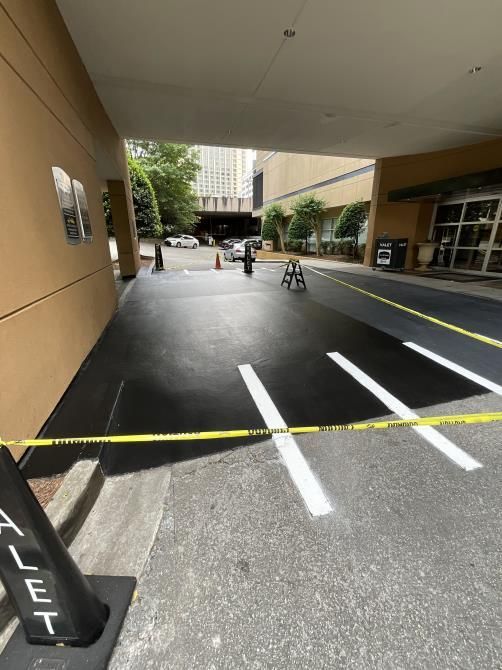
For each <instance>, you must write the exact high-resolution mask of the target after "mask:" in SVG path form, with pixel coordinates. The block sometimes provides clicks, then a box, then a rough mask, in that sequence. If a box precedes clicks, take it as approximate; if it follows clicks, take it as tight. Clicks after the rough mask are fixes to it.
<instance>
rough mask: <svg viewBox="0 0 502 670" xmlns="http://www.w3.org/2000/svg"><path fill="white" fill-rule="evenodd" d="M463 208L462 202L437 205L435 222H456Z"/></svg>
mask: <svg viewBox="0 0 502 670" xmlns="http://www.w3.org/2000/svg"><path fill="white" fill-rule="evenodd" d="M463 208H464V203H463V202H460V203H455V204H454V205H439V206H438V208H437V212H436V223H458V222H459V221H460V218H461V216H462V210H463Z"/></svg>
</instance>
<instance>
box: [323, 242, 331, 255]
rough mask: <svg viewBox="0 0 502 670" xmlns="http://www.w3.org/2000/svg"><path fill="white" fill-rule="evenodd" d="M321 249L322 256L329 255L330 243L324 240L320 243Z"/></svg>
mask: <svg viewBox="0 0 502 670" xmlns="http://www.w3.org/2000/svg"><path fill="white" fill-rule="evenodd" d="M321 249H322V253H323V254H329V253H330V251H331V242H328V241H326V240H322V241H321Z"/></svg>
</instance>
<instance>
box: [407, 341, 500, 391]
mask: <svg viewBox="0 0 502 670" xmlns="http://www.w3.org/2000/svg"><path fill="white" fill-rule="evenodd" d="M403 344H404V346H405V347H408V348H409V349H413V351H416V352H418V353H419V354H422V356H427V358H430V359H431V360H432V361H434V362H435V363H439V365H443V366H444V367H445V368H448V370H452V371H453V372H456V373H457V374H459V375H462V377H465V378H466V379H470V380H471V381H473V382H474V383H476V384H479V386H484V387H485V388H486V389H488V390H489V391H493V392H494V393H498V394H499V395H502V386H500V385H499V384H495V382H491V381H490V380H489V379H486V378H485V377H481V375H477V374H476V373H475V372H471V371H470V370H468V369H467V368H463V367H462V366H461V365H457V364H456V363H453V362H452V361H449V360H448V359H447V358H443V357H442V356H439V355H438V354H435V353H434V352H432V351H429V349H425V348H424V347H421V346H420V345H418V344H415V343H414V342H403Z"/></svg>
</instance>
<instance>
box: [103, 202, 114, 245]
mask: <svg viewBox="0 0 502 670" xmlns="http://www.w3.org/2000/svg"><path fill="white" fill-rule="evenodd" d="M103 209H104V210H105V221H106V232H107V233H108V236H109V237H113V236H114V235H115V231H114V229H113V221H112V208H111V206H110V194H109V193H108V191H106V193H103Z"/></svg>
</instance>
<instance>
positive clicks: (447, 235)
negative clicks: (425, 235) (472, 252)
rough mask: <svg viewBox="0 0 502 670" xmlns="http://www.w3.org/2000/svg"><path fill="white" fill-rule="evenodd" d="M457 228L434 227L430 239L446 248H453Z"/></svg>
mask: <svg viewBox="0 0 502 670" xmlns="http://www.w3.org/2000/svg"><path fill="white" fill-rule="evenodd" d="M457 230H458V226H436V228H434V233H433V235H432V239H433V241H434V242H441V244H444V245H446V246H450V247H451V246H453V245H454V244H455V240H456V238H457Z"/></svg>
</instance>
